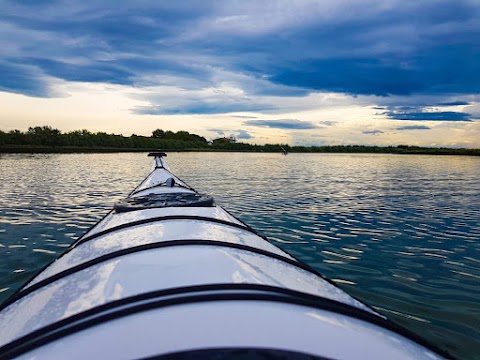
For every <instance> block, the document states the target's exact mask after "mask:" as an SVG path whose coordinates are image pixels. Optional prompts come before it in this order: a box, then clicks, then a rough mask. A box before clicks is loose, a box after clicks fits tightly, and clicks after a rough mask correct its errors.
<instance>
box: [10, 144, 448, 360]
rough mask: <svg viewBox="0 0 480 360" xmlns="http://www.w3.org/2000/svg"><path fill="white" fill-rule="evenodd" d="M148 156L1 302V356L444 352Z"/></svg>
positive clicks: (401, 355)
mask: <svg viewBox="0 0 480 360" xmlns="http://www.w3.org/2000/svg"><path fill="white" fill-rule="evenodd" d="M153 156H154V159H155V161H154V168H153V170H152V171H151V173H150V174H149V175H148V176H147V178H146V179H145V180H144V181H143V182H142V183H141V184H140V185H139V186H138V187H137V188H136V189H134V190H133V191H132V193H131V194H130V195H129V197H128V198H127V199H126V200H124V201H122V202H120V203H119V204H116V206H115V207H114V210H112V211H111V212H110V213H109V214H108V215H107V216H106V217H105V218H104V219H102V220H101V221H100V222H99V223H98V224H96V225H95V226H94V227H93V228H92V229H90V230H89V231H88V232H87V233H86V234H85V235H83V236H82V237H81V238H80V239H79V240H78V241H77V242H76V243H75V244H74V245H73V246H72V247H71V249H69V251H67V252H66V253H65V254H63V255H62V256H61V257H59V258H58V259H57V260H56V261H54V262H53V263H52V264H50V265H49V266H48V267H46V268H45V269H44V270H43V271H42V272H41V273H40V274H39V275H37V276H36V277H35V278H34V279H33V280H32V281H30V283H28V284H27V285H26V286H24V287H23V288H22V289H21V290H20V291H19V292H17V293H16V294H14V296H13V297H12V298H11V299H9V301H7V303H5V304H4V305H3V306H2V309H1V311H0V324H1V325H2V332H1V333H0V358H12V357H16V356H23V355H24V356H34V357H36V358H40V359H43V358H52V357H61V355H65V356H66V355H67V354H68V357H69V358H79V359H80V358H85V357H87V356H94V357H101V358H112V359H113V358H142V357H151V356H159V355H165V354H172V353H178V354H181V353H185V352H189V351H197V350H205V349H235V348H251V349H259V348H261V349H276V350H282V351H287V352H288V351H290V352H294V353H300V354H309V355H312V356H317V357H320V358H321V357H324V358H345V359H350V358H352V359H353V358H371V359H373V358H391V359H408V358H417V359H422V358H424V359H435V358H441V357H440V356H439V355H438V354H436V353H435V352H433V351H432V350H429V349H427V348H426V347H424V346H427V347H428V344H426V343H424V342H423V341H422V340H421V339H419V338H417V337H415V336H414V335H412V334H410V333H408V332H406V331H404V330H403V329H401V328H399V327H397V326H396V325H394V324H392V323H391V322H389V321H388V320H387V319H385V318H384V317H383V316H381V315H379V314H377V313H376V312H375V311H373V310H372V309H370V308H369V307H367V306H366V305H364V304H363V303H361V302H360V301H358V300H356V299H354V298H352V297H351V296H349V295H348V294H346V293H345V292H343V291H341V290H340V289H339V288H337V287H336V286H335V285H334V284H333V283H331V282H330V281H329V280H327V279H324V278H323V277H321V275H319V274H318V273H316V272H315V271H314V270H312V269H311V268H310V267H308V266H307V265H305V264H303V263H302V262H299V261H298V260H296V259H295V258H293V257H292V256H291V255H289V254H288V253H286V252H285V251H283V250H281V249H280V248H278V247H276V246H275V245H273V244H272V243H270V242H268V240H267V239H265V238H264V237H262V236H261V235H259V234H258V233H257V232H256V231H255V230H253V229H252V228H250V227H249V226H248V225H246V224H244V223H243V222H241V221H240V220H238V219H236V218H235V217H234V216H232V215H231V214H229V213H228V212H227V211H226V210H224V209H223V208H222V207H220V206H218V205H216V204H215V202H214V200H213V199H212V198H211V197H209V196H207V195H203V194H199V193H198V192H196V191H195V190H194V189H192V188H191V187H189V186H188V185H187V184H186V183H185V182H183V181H182V180H181V179H179V178H178V177H177V176H175V175H174V174H172V173H171V171H170V169H169V168H168V165H167V164H166V162H165V160H164V156H165V155H164V154H162V153H154V154H153ZM119 340H120V341H119ZM85 345H88V346H85ZM346 345H348V346H346ZM422 345H423V346H422Z"/></svg>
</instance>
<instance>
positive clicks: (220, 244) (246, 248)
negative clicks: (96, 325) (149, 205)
mask: <svg viewBox="0 0 480 360" xmlns="http://www.w3.org/2000/svg"><path fill="white" fill-rule="evenodd" d="M190 245H200V246H216V247H224V248H225V247H226V248H233V249H238V250H244V251H248V252H251V253H255V254H259V255H263V256H266V257H269V258H274V259H277V260H280V261H283V262H286V263H288V264H290V265H293V266H295V267H297V268H300V269H302V270H305V271H308V272H310V273H313V274H315V275H317V276H319V274H318V272H316V271H315V270H314V269H312V268H311V267H309V266H308V265H306V264H304V263H302V262H298V261H296V260H293V259H290V258H288V257H285V256H282V255H279V254H276V253H273V252H270V251H266V250H262V249H258V248H255V247H252V246H248V245H242V244H235V243H228V242H224V241H216V240H196V239H195V240H171V241H163V242H157V243H151V244H144V245H138V246H134V247H130V248H127V249H122V250H118V251H115V252H112V253H109V254H105V255H102V256H99V257H97V258H95V259H92V260H89V261H86V262H84V263H82V264H79V265H76V266H74V267H71V268H69V269H66V270H63V271H61V272H59V273H57V274H54V275H52V276H49V277H47V278H45V279H43V280H40V281H39V282H37V283H35V284H32V285H30V286H29V287H26V288H23V289H21V290H20V291H18V292H17V293H16V294H14V295H15V296H12V297H10V298H9V299H7V301H6V302H5V303H3V304H2V305H1V307H0V311H1V310H3V309H5V308H6V307H8V306H9V305H11V304H12V303H14V302H15V301H18V300H20V299H21V298H23V297H24V296H27V295H28V294H31V293H32V292H34V291H36V290H38V289H40V288H42V287H44V286H47V285H49V284H51V283H53V282H55V281H57V280H60V279H62V278H64V277H67V276H69V275H72V274H75V273H77V272H79V271H81V270H84V269H87V268H89V267H91V266H94V265H97V264H100V263H102V262H105V261H108V260H111V259H115V258H119V257H121V256H125V255H128V254H133V253H136V252H141V251H146V250H152V249H159V248H166V247H174V246H190ZM320 276H321V275H320ZM322 279H323V277H322ZM325 280H326V281H328V282H329V283H331V284H333V283H332V282H331V281H329V280H328V279H325ZM333 285H334V284H333Z"/></svg>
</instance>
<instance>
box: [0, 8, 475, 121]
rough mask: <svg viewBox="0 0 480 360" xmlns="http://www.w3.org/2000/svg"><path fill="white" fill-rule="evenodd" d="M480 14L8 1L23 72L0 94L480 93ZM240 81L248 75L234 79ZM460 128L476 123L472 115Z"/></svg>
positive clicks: (7, 67) (0, 81) (14, 56)
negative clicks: (68, 89)
mask: <svg viewBox="0 0 480 360" xmlns="http://www.w3.org/2000/svg"><path fill="white" fill-rule="evenodd" d="M265 14H268V16H266V15H265ZM479 16H480V4H478V3H476V2H472V1H468V0H459V1H447V0H439V1H435V2H430V1H425V2H414V3H411V4H409V6H405V4H404V2H403V1H400V0H393V1H391V2H389V6H383V2H379V1H371V0H366V1H362V2H353V1H340V0H339V1H335V2H333V1H332V2H315V1H313V2H308V1H305V2H303V3H299V4H296V5H293V6H292V4H291V3H290V2H283V1H281V0H278V1H268V0H264V1H256V2H249V1H245V2H236V1H222V2H204V1H194V0H190V1H182V2H159V1H147V0H142V1H133V0H132V1H127V0H124V1H120V2H117V1H104V2H101V4H99V3H98V2H93V1H82V2H70V1H66V0H65V1H64V0H57V1H53V0H52V1H46V2H45V1H42V2H34V1H22V2H18V1H3V2H2V13H1V14H0V31H2V34H3V36H2V39H0V46H1V48H2V54H1V55H0V61H1V63H0V64H1V65H0V66H2V70H4V71H8V73H9V74H10V73H12V72H13V70H11V69H12V68H13V67H16V66H17V65H19V64H20V65H22V66H18V67H16V68H15V69H16V71H15V74H14V75H9V76H2V77H0V89H2V90H3V91H11V92H17V93H23V94H26V95H30V96H31V95H34V96H49V94H50V92H49V91H48V84H47V82H45V81H44V77H45V75H48V76H50V77H54V78H59V79H64V80H68V81H84V82H102V83H111V84H122V85H134V86H137V87H144V86H160V85H164V84H165V83H166V82H168V85H172V86H178V87H181V88H189V86H192V87H195V88H197V89H204V88H207V87H215V86H217V85H218V84H222V83H224V82H233V83H234V85H235V86H236V87H239V88H241V89H242V90H243V91H244V92H245V93H246V94H249V95H255V96H258V97H268V96H296V97H301V96H305V95H306V94H308V93H309V92H312V91H330V92H341V93H347V94H352V95H360V94H362V95H380V96H390V95H415V94H429V95H444V94H478V93H480V78H479V77H478V74H479V73H480V61H478V59H479V58H480V27H479V26H478V20H477V19H478V18H479ZM220 70H221V72H219V71H220ZM2 73H3V72H2ZM232 74H241V75H242V77H241V78H235V79H233V80H232V78H229V76H230V77H231V76H233V75H232ZM25 79H30V80H31V83H30V84H29V83H28V82H27V81H25ZM167 80H168V81H167ZM176 82H178V83H176ZM211 96H216V95H215V94H213V95H211ZM252 102H255V103H258V101H256V100H252ZM448 104H449V103H444V104H442V105H444V106H455V105H465V103H464V102H451V103H450V105H448ZM252 109H259V107H258V106H256V105H255V104H253V105H252V106H247V105H246V104H242V105H241V106H237V107H235V106H230V105H227V106H222V104H221V103H220V102H214V104H213V105H205V104H200V105H198V106H197V105H196V104H195V102H194V101H192V102H191V103H189V104H186V106H185V107H182V108H175V107H169V108H167V109H164V108H163V107H161V106H160V104H158V103H152V107H147V108H141V109H137V110H136V111H137V113H145V114H154V113H161V114H178V113H205V114H208V113H212V114H213V113H222V112H231V111H253V110H252ZM260 110H261V109H260ZM443 114H444V115H447V113H443ZM459 114H460V113H459ZM417 115H418V117H422V114H417ZM451 115H452V114H450V115H448V116H451ZM389 116H390V117H392V118H401V117H405V116H402V115H396V114H389ZM411 116H412V117H413V118H415V117H416V115H415V114H414V113H412V114H411ZM426 116H427V117H428V116H429V115H426ZM438 116H439V117H440V118H441V117H442V115H441V114H440V115H438ZM424 117H425V116H424ZM434 120H436V119H434ZM451 120H453V121H468V116H465V117H463V118H462V116H460V115H459V116H458V117H455V116H454V118H452V119H451Z"/></svg>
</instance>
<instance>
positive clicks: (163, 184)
mask: <svg viewBox="0 0 480 360" xmlns="http://www.w3.org/2000/svg"><path fill="white" fill-rule="evenodd" d="M158 187H166V183H165V182H162V183H159V184H156V185H152V186H149V187H146V188H143V189H138V190H135V191H133V192H131V193H130V194H129V195H128V197H131V196H133V195H137V194H140V193H141V192H143V191H147V190H152V189H155V188H158ZM174 187H178V188H181V189H187V190H190V191H192V192H194V193H197V192H196V191H195V190H194V189H192V188H191V187H190V186H188V185H182V184H179V183H177V182H176V183H175V185H174Z"/></svg>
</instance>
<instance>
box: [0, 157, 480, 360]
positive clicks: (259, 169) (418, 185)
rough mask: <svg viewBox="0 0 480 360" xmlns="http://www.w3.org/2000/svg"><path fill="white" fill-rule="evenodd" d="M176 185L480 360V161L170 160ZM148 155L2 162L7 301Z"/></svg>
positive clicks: (1, 273) (1, 289) (2, 283)
mask: <svg viewBox="0 0 480 360" xmlns="http://www.w3.org/2000/svg"><path fill="white" fill-rule="evenodd" d="M168 161H169V164H170V166H171V168H172V170H173V171H174V173H176V174H177V175H178V176H180V177H181V178H182V179H183V180H185V181H186V182H187V183H189V184H190V185H192V186H193V187H195V188H196V189H197V190H199V191H201V192H205V193H208V194H210V195H213V196H214V197H215V199H216V201H217V203H219V204H220V205H222V206H224V207H225V208H226V209H227V210H229V211H231V212H232V213H233V214H234V215H236V216H237V217H239V218H240V219H241V220H243V221H245V222H247V223H248V224H249V225H251V226H252V227H254V228H255V229H257V230H259V231H260V232H261V233H263V234H264V235H267V236H268V237H269V238H270V239H272V240H273V241H274V242H275V243H276V244H277V245H279V246H280V247H282V248H284V249H285V250H287V251H289V252H290V253H292V254H293V255H295V256H297V257H298V258H300V259H301V260H303V261H305V262H306V263H308V264H309V265H311V266H312V267H314V268H316V269H317V270H319V271H320V272H322V273H323V274H325V275H326V276H328V277H330V278H332V279H334V280H335V281H336V282H337V283H338V285H339V286H340V287H342V288H343V289H345V290H346V291H347V292H349V293H350V294H352V295H354V296H356V297H357V298H360V299H362V300H363V301H364V302H366V303H368V304H370V305H371V306H373V307H374V308H375V309H377V310H378V311H380V312H382V313H384V314H386V315H387V316H389V317H390V318H391V319H392V320H394V321H396V322H398V323H400V324H401V325H403V326H405V327H407V328H409V329H410V330H412V331H414V332H417V333H419V334H420V335H421V336H423V337H425V338H427V339H428V340H430V341H431V342H433V343H435V344H436V345H438V346H439V347H441V348H443V349H446V350H448V351H450V352H451V353H452V354H453V355H456V356H458V357H459V358H462V359H472V358H477V359H480V357H479V356H478V355H477V354H480V345H479V344H480V300H479V299H480V181H479V178H480V158H475V157H456V156H448V157H447V156H445V157H439V156H425V155H418V156H415V155H408V156H402V155H390V154H386V155H376V154H375V155H373V154H290V155H288V156H282V155H280V154H239V153H171V154H169V156H168ZM150 165H151V158H147V157H146V156H145V154H139V153H130V154H129V153H123V154H60V155H59V154H51V155H50V154H47V155H24V154H22V155H20V154H10V155H0V260H1V261H0V301H3V300H5V298H6V297H7V296H8V295H10V294H11V293H12V292H13V291H14V290H15V289H16V288H18V287H19V286H21V285H22V284H23V283H24V282H25V281H26V280H27V279H29V278H30V277H31V276H33V275H34V274H35V273H36V272H37V271H38V270H39V269H41V268H42V267H43V266H45V264H47V263H49V262H50V261H52V260H54V259H55V258H56V257H57V256H59V255H60V254H61V253H62V252H63V251H65V250H66V248H67V247H68V246H69V245H70V244H71V243H72V242H73V241H74V240H75V239H77V238H78V237H79V236H80V235H81V234H82V233H83V232H85V231H86V230H87V229H88V228H89V227H90V226H92V225H93V224H95V223H96V222H97V221H98V220H99V219H100V218H101V217H102V216H103V215H104V214H106V212H107V211H108V210H110V208H111V206H112V204H113V203H114V202H116V201H117V200H119V199H121V198H123V197H124V196H125V195H126V194H128V193H129V191H130V190H132V189H133V188H134V186H135V185H137V184H138V183H139V182H140V181H141V180H142V179H143V178H144V177H145V176H146V174H147V173H148V171H149V170H150Z"/></svg>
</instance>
